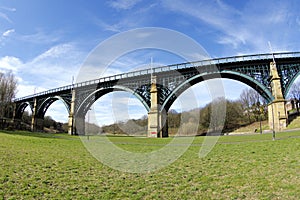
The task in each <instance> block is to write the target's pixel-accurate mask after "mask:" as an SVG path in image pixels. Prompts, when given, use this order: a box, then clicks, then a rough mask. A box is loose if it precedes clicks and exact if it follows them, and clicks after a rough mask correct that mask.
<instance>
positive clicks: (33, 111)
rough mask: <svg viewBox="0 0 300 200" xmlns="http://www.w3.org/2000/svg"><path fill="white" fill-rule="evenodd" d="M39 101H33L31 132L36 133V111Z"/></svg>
mask: <svg viewBox="0 0 300 200" xmlns="http://www.w3.org/2000/svg"><path fill="white" fill-rule="evenodd" d="M36 107H37V99H36V98H34V99H33V110H32V116H31V128H30V129H31V131H32V132H35V131H36V124H37V123H36V114H37V113H36V111H37V108H36Z"/></svg>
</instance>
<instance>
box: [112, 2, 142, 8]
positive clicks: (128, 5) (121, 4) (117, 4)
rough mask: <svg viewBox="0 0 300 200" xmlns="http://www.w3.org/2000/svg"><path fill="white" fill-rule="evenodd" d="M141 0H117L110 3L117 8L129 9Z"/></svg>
mask: <svg viewBox="0 0 300 200" xmlns="http://www.w3.org/2000/svg"><path fill="white" fill-rule="evenodd" d="M140 1H141V0H115V1H109V5H110V6H111V7H113V8H115V9H117V10H129V9H131V8H133V7H134V6H135V5H136V4H137V3H139V2H140Z"/></svg>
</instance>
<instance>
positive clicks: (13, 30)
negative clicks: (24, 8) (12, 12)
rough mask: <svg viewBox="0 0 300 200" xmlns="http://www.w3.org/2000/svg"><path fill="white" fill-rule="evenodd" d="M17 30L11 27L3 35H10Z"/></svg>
mask: <svg viewBox="0 0 300 200" xmlns="http://www.w3.org/2000/svg"><path fill="white" fill-rule="evenodd" d="M14 32H15V29H9V30H7V31H5V32H4V33H3V34H2V36H3V37H8V36H9V35H10V34H12V33H14Z"/></svg>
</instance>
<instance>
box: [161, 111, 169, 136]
mask: <svg viewBox="0 0 300 200" xmlns="http://www.w3.org/2000/svg"><path fill="white" fill-rule="evenodd" d="M159 127H160V132H159V137H169V133H168V113H167V112H166V111H165V110H163V111H161V112H160V113H159Z"/></svg>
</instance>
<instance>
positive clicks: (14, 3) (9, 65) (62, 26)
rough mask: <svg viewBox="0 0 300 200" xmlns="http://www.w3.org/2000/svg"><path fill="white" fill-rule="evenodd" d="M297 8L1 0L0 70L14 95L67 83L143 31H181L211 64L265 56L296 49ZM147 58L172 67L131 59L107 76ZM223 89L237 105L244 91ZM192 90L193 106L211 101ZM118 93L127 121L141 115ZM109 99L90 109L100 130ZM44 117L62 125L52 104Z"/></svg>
mask: <svg viewBox="0 0 300 200" xmlns="http://www.w3.org/2000/svg"><path fill="white" fill-rule="evenodd" d="M299 10H300V4H299V2H298V1H297V0H286V1H277V0H272V1H269V0H252V1H246V0H245V1H235V0H211V1H204V0H203V1H202V0H162V1H158V0H157V1H146V0H123V1H121V0H116V1H113V0H110V1H97V0H89V1H84V0H74V1H63V0H43V1H40V0H24V1H20V0H2V1H0V70H1V71H5V70H12V71H13V72H14V73H15V74H16V76H17V77H18V80H19V91H18V94H17V96H18V97H21V96H26V95H30V94H32V93H34V91H35V92H40V91H44V90H47V89H51V88H55V87H59V86H64V85H68V84H71V82H72V76H75V77H76V76H77V74H78V71H79V70H80V67H81V65H82V63H84V61H85V59H86V57H87V56H88V55H89V53H90V52H91V51H92V50H93V49H94V48H95V47H96V46H97V45H98V44H99V43H101V42H102V41H104V40H106V39H108V38H109V37H111V36H113V35H115V34H118V33H122V32H124V31H128V30H131V29H135V28H143V27H162V28H168V29H172V30H175V31H178V32H181V33H183V34H185V35H187V36H189V37H191V38H192V39H194V40H195V41H196V42H198V43H199V44H200V45H202V47H203V48H204V49H205V50H206V52H207V53H208V54H209V55H210V56H211V57H212V58H217V57H225V56H235V55H242V54H257V53H267V52H269V47H268V41H270V42H271V44H272V47H273V50H274V51H276V52H282V51H299V44H300V41H299V40H298V39H297V38H299V34H300V15H299ZM137 55H138V56H137ZM150 57H153V60H154V63H156V64H157V65H159V64H173V63H174V62H176V61H179V60H178V58H177V57H176V56H173V57H172V56H170V55H167V54H166V53H162V52H158V51H154V52H140V53H138V54H134V53H133V54H130V55H128V56H127V57H123V58H120V59H119V60H118V62H115V65H116V69H117V70H115V71H114V73H121V72H124V71H126V70H125V69H124V68H125V67H124V66H128V65H132V66H135V67H136V66H143V65H147V64H149V62H150ZM223 84H224V87H225V94H226V97H227V98H230V99H237V98H238V97H239V94H240V93H241V91H242V90H243V89H244V88H245V87H246V86H245V85H243V84H239V83H237V82H235V81H228V80H225V81H224V82H223ZM203 88H204V89H203ZM193 90H194V91H196V93H197V98H198V99H199V105H200V106H201V105H205V104H206V103H208V102H209V101H210V98H209V97H208V96H209V95H207V93H205V85H204V84H198V85H197V86H195V87H193ZM200 91H201V92H200ZM206 92H207V91H206ZM119 95H120V96H119V99H120V102H119V104H120V105H123V104H129V106H128V107H129V108H128V109H129V110H130V111H129V113H130V117H134V118H136V117H140V116H142V115H145V114H146V111H145V109H143V108H142V105H141V104H140V103H139V102H138V101H137V100H134V99H133V98H132V97H128V95H127V96H126V95H125V94H124V93H121V94H119ZM111 96H112V94H110V95H107V96H105V97H103V98H102V99H101V100H99V101H98V102H97V103H96V104H95V108H94V109H95V110H97V112H95V113H94V114H95V115H96V116H97V117H98V118H101V123H102V124H105V123H106V124H107V123H110V121H111V120H112V119H113V117H112V114H111V112H112V111H111V110H112V108H111V106H107V102H109V101H111V98H112V97H111ZM128 102H129V103H128ZM177 104H178V103H177ZM174 107H176V105H174ZM117 109H118V108H117ZM100 113H101V114H100ZM47 114H49V115H51V116H52V117H53V118H54V119H57V120H60V121H66V120H67V111H66V110H65V109H64V107H63V104H62V103H59V102H56V103H54V104H53V105H52V106H51V107H50V108H49V111H48V112H47Z"/></svg>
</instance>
